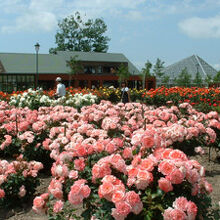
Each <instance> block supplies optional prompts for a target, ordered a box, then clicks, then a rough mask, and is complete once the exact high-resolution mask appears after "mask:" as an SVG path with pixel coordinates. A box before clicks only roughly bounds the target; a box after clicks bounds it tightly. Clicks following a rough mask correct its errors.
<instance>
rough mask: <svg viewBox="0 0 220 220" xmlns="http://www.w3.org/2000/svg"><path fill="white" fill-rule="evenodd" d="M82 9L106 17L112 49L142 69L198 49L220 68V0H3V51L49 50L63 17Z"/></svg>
mask: <svg viewBox="0 0 220 220" xmlns="http://www.w3.org/2000/svg"><path fill="white" fill-rule="evenodd" d="M76 11H79V12H80V13H81V15H82V16H84V18H85V19H89V18H93V19H95V18H102V19H103V20H104V22H105V23H106V24H107V27H108V30H107V32H106V35H107V36H108V37H110V38H111V40H110V42H109V50H108V52H111V53H123V54H124V55H125V56H126V57H127V58H128V59H129V60H130V61H132V62H133V63H134V64H135V65H136V66H137V67H138V68H139V69H141V68H143V67H144V64H145V63H146V62H147V60H149V61H150V62H152V63H155V61H156V59H157V58H160V59H161V60H162V61H164V62H165V66H168V65H170V64H173V63H175V62H177V61H179V60H181V59H183V58H186V57H189V56H191V55H193V54H196V55H198V56H200V57H201V58H203V59H204V60H205V61H207V62H208V63H209V64H211V65H212V66H213V67H215V68H216V69H217V70H220V53H219V52H220V0H0V53H3V52H9V53H35V49H34V45H35V44H36V42H39V44H40V51H39V53H48V51H49V49H50V48H51V47H56V44H55V34H56V32H57V30H58V25H57V24H58V21H60V20H62V19H63V18H65V17H67V16H69V15H72V14H74V13H75V12H76Z"/></svg>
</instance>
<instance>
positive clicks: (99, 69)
mask: <svg viewBox="0 0 220 220" xmlns="http://www.w3.org/2000/svg"><path fill="white" fill-rule="evenodd" d="M97 73H98V74H100V73H102V66H97Z"/></svg>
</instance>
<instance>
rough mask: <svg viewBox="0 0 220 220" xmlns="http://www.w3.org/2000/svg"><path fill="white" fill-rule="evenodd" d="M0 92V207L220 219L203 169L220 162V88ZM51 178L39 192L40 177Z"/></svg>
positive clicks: (93, 215) (57, 213)
mask: <svg viewBox="0 0 220 220" xmlns="http://www.w3.org/2000/svg"><path fill="white" fill-rule="evenodd" d="M53 93H54V91H49V92H46V91H41V90H38V91H34V90H31V89H30V90H28V91H25V92H14V93H12V94H6V93H1V94H0V100H1V101H0V159H1V160H0V209H2V210H5V211H6V210H11V209H14V208H15V207H19V206H22V204H27V203H29V204H31V206H32V209H33V210H34V212H35V213H37V214H39V216H44V217H46V218H47V219H50V220H65V219H68V220H73V219H93V220H98V219H100V220H101V219H109V220H111V219H116V220H124V219H128V220H129V219H130V220H131V219H132V220H133V219H146V220H150V219H166V220H184V219H187V220H193V219H220V215H219V212H220V209H219V204H218V203H219V201H214V202H213V201H212V200H211V194H212V191H213V188H212V185H211V184H210V183H209V181H208V180H207V178H206V167H204V166H203V164H202V163H199V162H198V161H197V160H195V158H194V155H196V154H200V155H201V157H204V156H205V155H206V156H207V158H208V159H209V160H215V163H217V166H219V150H220V115H219V112H220V92H219V89H214V88H210V89H206V88H170V89H167V88H164V87H161V88H158V89H155V90H150V91H145V90H140V91H138V90H135V89H134V90H132V91H131V99H132V101H133V102H131V103H127V104H123V103H120V97H119V90H114V89H105V88H101V89H97V90H85V89H84V90H77V89H73V88H68V91H67V96H66V97H65V98H59V99H58V100H54V99H53V98H52V96H53ZM42 174H44V175H47V176H48V177H49V178H50V182H49V184H48V186H47V190H46V191H45V192H44V193H43V194H39V192H38V191H37V190H36V189H37V187H38V186H39V184H40V177H41V175H42Z"/></svg>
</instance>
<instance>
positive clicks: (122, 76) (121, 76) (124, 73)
mask: <svg viewBox="0 0 220 220" xmlns="http://www.w3.org/2000/svg"><path fill="white" fill-rule="evenodd" d="M116 75H117V76H118V81H119V83H120V84H121V82H122V81H124V80H126V79H128V78H129V77H130V75H131V74H130V73H129V71H128V67H127V66H126V65H125V64H123V63H122V64H121V65H120V66H119V68H118V71H117V72H116Z"/></svg>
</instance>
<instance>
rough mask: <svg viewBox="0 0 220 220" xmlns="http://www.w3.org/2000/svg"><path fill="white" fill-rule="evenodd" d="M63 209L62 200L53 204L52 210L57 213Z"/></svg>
mask: <svg viewBox="0 0 220 220" xmlns="http://www.w3.org/2000/svg"><path fill="white" fill-rule="evenodd" d="M62 209H63V202H62V201H61V200H58V201H56V203H55V204H54V206H53V212H55V213H58V212H60V211H61V210H62Z"/></svg>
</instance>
